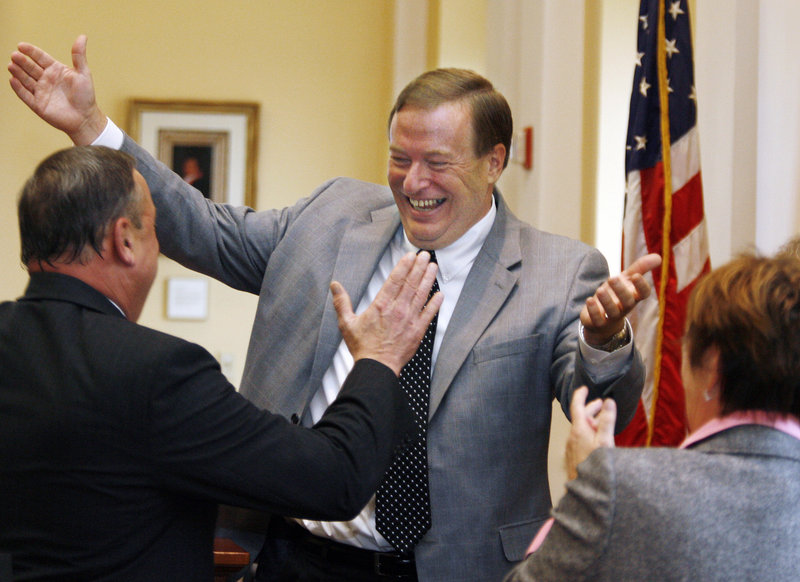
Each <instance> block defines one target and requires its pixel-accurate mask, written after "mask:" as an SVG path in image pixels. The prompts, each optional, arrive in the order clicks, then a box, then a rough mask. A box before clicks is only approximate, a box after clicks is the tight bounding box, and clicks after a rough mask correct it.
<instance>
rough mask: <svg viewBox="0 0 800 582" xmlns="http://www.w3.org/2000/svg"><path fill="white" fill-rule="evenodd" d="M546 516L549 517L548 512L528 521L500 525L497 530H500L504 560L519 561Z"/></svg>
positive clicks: (545, 519)
mask: <svg viewBox="0 0 800 582" xmlns="http://www.w3.org/2000/svg"><path fill="white" fill-rule="evenodd" d="M548 517H550V514H547V515H543V516H541V517H537V518H536V519H530V520H528V521H520V522H517V523H509V524H507V525H504V526H501V527H500V529H499V530H498V531H499V532H500V542H501V543H502V544H503V554H504V555H505V557H506V560H509V561H510V562H519V561H520V560H522V559H523V558H524V557H525V551H526V550H527V549H528V546H530V545H531V542H532V541H533V538H534V537H535V536H536V533H537V532H538V531H539V528H541V527H542V524H544V522H545V521H547V518H548Z"/></svg>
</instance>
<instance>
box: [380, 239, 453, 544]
mask: <svg viewBox="0 0 800 582" xmlns="http://www.w3.org/2000/svg"><path fill="white" fill-rule="evenodd" d="M429 252H430V254H431V262H434V263H435V262H436V255H435V253H434V252H433V251H429ZM438 290H439V284H438V283H437V282H436V281H435V280H434V282H433V287H432V288H431V292H430V294H429V296H428V298H429V299H430V297H431V296H432V295H433V294H434V293H436V292H437V291H438ZM436 320H437V317H434V318H433V321H431V323H430V325H429V326H428V329H427V330H426V331H425V337H423V338H422V342H421V343H420V345H419V348H418V349H417V353H415V354H414V357H412V358H411V360H409V362H408V363H407V364H406V365H405V366H404V367H403V369H402V371H401V372H400V387H401V388H402V389H403V390H405V392H406V394H407V395H408V398H409V401H410V402H411V409H412V410H413V412H414V420H415V424H416V428H417V434H416V438H414V439H413V440H412V441H411V442H409V444H408V445H407V446H406V448H405V449H403V450H402V451H401V452H400V453H399V454H398V455H397V456H396V457H395V459H394V462H393V463H392V465H391V467H389V470H388V471H387V472H386V475H385V476H384V478H383V482H382V483H381V484H380V486H379V487H378V491H377V493H376V496H375V526H376V527H377V529H378V532H380V534H381V535H382V536H383V537H384V538H385V539H386V541H387V542H389V543H390V544H392V546H393V547H394V548H395V549H396V550H397V551H398V552H399V553H401V554H406V553H409V552H411V551H412V550H413V549H414V546H416V545H417V542H419V540H420V539H422V536H424V535H425V532H427V531H428V530H429V529H430V527H431V501H430V494H429V491H428V450H427V431H428V403H429V400H430V392H431V356H432V354H433V338H434V337H435V335H436Z"/></svg>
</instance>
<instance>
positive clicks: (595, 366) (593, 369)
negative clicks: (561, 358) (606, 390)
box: [578, 319, 633, 383]
mask: <svg viewBox="0 0 800 582" xmlns="http://www.w3.org/2000/svg"><path fill="white" fill-rule="evenodd" d="M579 325H580V324H579ZM625 326H626V327H627V328H628V337H629V338H630V341H629V342H628V343H627V344H625V345H624V346H621V347H620V348H619V349H616V350H614V351H613V352H606V351H603V350H598V349H597V348H593V347H592V346H590V345H589V344H588V343H586V340H584V339H583V325H580V328H579V331H578V338H579V339H578V345H579V349H580V352H581V357H582V358H583V362H584V369H585V370H586V373H587V374H589V376H590V377H591V378H592V379H593V380H594V381H595V382H597V383H602V382H604V381H606V380H610V379H612V378H614V377H615V376H617V375H618V374H619V372H620V370H622V369H623V368H624V367H625V365H626V364H627V363H628V362H629V361H630V359H631V357H632V356H633V329H632V328H631V324H630V322H629V321H628V320H627V319H626V320H625Z"/></svg>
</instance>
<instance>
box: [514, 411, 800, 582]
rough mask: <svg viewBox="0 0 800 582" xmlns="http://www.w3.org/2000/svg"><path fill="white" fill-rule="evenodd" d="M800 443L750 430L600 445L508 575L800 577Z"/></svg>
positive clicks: (666, 581) (708, 581)
mask: <svg viewBox="0 0 800 582" xmlns="http://www.w3.org/2000/svg"><path fill="white" fill-rule="evenodd" d="M799 477H800V441H798V440H797V439H795V438H793V437H791V436H789V435H787V434H785V433H782V432H780V431H778V430H775V429H772V428H768V427H763V426H757V425H745V426H739V427H735V428H731V429H728V430H726V431H723V432H721V433H718V434H716V435H714V436H712V437H710V438H708V439H706V440H704V441H701V442H699V443H697V444H695V445H694V446H692V447H691V448H690V449H688V450H678V449H598V450H597V451H595V452H594V453H592V454H591V455H590V456H589V458H588V459H587V460H586V461H585V462H584V463H582V464H581V465H580V466H579V470H578V478H577V479H575V480H573V481H571V482H570V483H569V484H568V486H567V488H568V492H567V494H566V495H565V497H564V498H563V499H562V501H561V502H560V503H559V504H558V507H557V508H556V509H555V510H554V512H553V513H554V516H555V520H556V521H555V523H554V525H553V528H552V529H551V530H550V533H549V534H548V535H547V538H546V539H545V541H544V543H543V544H542V546H541V547H540V548H539V549H538V550H537V551H536V552H534V553H533V554H532V555H531V556H530V557H529V558H528V559H527V560H526V561H525V562H523V563H522V564H520V565H519V566H517V567H516V568H515V570H514V571H513V572H512V573H511V574H510V575H509V577H508V578H507V582H510V581H516V582H522V581H531V582H532V581H534V580H536V581H537V582H542V581H547V580H559V581H561V580H570V581H579V580H593V581H600V582H602V581H608V582H612V581H613V582H619V581H626V580H658V581H659V582H670V581H673V580H674V581H678V580H682V581H688V580H702V581H703V582H714V581H717V580H718V581H720V582H722V581H725V582H731V581H736V580H742V581H745V580H746V581H754V580H758V581H760V580H770V581H772V580H774V581H781V580H786V581H789V580H792V581H795V580H800V478H799Z"/></svg>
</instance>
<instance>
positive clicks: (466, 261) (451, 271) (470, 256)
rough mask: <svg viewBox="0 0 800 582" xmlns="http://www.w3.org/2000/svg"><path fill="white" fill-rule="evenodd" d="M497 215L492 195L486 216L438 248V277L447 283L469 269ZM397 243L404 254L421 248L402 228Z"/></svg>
mask: <svg viewBox="0 0 800 582" xmlns="http://www.w3.org/2000/svg"><path fill="white" fill-rule="evenodd" d="M496 216H497V206H496V205H495V201H494V196H492V206H491V208H489V212H487V213H486V216H484V217H483V218H481V219H480V220H479V221H478V222H476V223H475V224H474V225H472V227H471V228H470V229H469V230H468V231H467V232H465V233H464V234H463V235H461V238H459V239H458V240H457V241H455V242H454V243H453V244H451V245H449V246H446V247H444V248H442V249H436V260H437V262H438V263H439V275H438V278H439V279H440V280H441V281H442V282H444V283H447V282H448V281H449V280H450V279H452V278H453V277H455V276H457V275H458V274H459V273H461V272H462V270H463V269H468V268H470V267H471V266H472V263H473V262H474V261H475V257H477V256H478V253H479V252H480V250H481V247H482V246H483V243H484V242H485V241H486V237H488V236H489V231H491V230H492V225H493V224H494V219H495V217H496ZM392 244H393V245H396V247H397V250H398V251H400V252H401V253H402V254H405V253H408V252H413V253H415V252H417V251H419V250H420V249H419V248H418V247H415V246H414V245H412V244H411V242H410V241H409V240H408V236H407V235H406V233H405V231H404V230H403V229H402V227H401V228H400V232H399V233H398V235H397V236H395V238H394V240H393V241H392Z"/></svg>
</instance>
